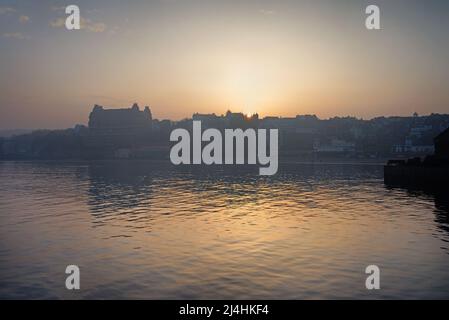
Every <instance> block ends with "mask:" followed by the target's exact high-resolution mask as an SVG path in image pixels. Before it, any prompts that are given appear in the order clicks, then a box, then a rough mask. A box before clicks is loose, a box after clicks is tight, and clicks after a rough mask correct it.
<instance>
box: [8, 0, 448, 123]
mask: <svg viewBox="0 0 449 320" xmlns="http://www.w3.org/2000/svg"><path fill="white" fill-rule="evenodd" d="M374 3H375V4H377V5H379V7H380V9H381V27H382V30H379V31H369V30H367V29H366V28H365V18H366V14H365V13H364V11H365V8H366V6H367V5H368V4H374ZM69 4H77V5H79V7H80V9H81V17H82V18H83V20H84V28H83V29H82V30H79V31H68V30H66V29H65V28H64V27H63V24H62V23H61V21H63V20H61V19H65V17H66V15H65V13H64V10H63V7H64V6H66V5H69ZM0 28H1V34H0V53H1V54H0V71H1V72H0V115H1V116H0V129H12V128H64V127H71V126H73V125H74V124H77V123H84V124H85V123H87V118H88V114H89V112H90V110H91V109H92V106H93V105H94V104H101V105H104V106H106V107H113V108H117V107H127V106H130V105H131V104H132V103H133V102H138V103H139V104H140V105H141V106H142V107H143V106H144V105H149V106H150V107H151V109H152V112H153V116H154V117H156V118H159V119H162V118H170V119H174V120H175V119H181V118H185V117H190V116H191V115H192V113H194V112H202V113H212V112H215V113H217V114H221V113H224V112H226V110H228V109H231V110H233V111H242V112H244V113H252V112H258V113H259V114H260V115H261V116H265V115H281V116H294V115H296V114H316V115H318V116H319V117H321V118H327V117H332V116H346V115H351V116H357V117H363V118H371V117H374V116H379V115H410V114H412V113H413V112H415V111H416V112H418V113H420V114H428V113H432V112H435V113H449V90H448V83H449V64H448V61H449V36H448V34H449V1H443V0H441V1H439V0H438V1H437V0H435V1H406V0H397V1H355V0H354V1H353V0H341V1H335V0H317V1H282V0H281V1H257V0H253V1H230V0H227V1H224V0H222V1H212V0H209V1H190V0H183V1H181V0H179V1H177V0H159V1H118V0H116V1H114V0H112V1H111V0H108V1H69V2H67V3H66V2H65V1H45V0H43V1H31V0H30V1H5V0H0Z"/></svg>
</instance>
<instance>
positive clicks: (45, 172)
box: [0, 162, 449, 299]
mask: <svg viewBox="0 0 449 320" xmlns="http://www.w3.org/2000/svg"><path fill="white" fill-rule="evenodd" d="M257 172H258V171H257V168H255V169H254V170H253V169H241V168H238V169H236V167H233V170H231V169H229V168H228V169H226V168H225V169H223V168H209V169H207V170H205V169H204V168H195V167H188V168H186V167H184V168H174V167H171V166H168V165H165V164H158V163H154V162H90V163H87V162H83V163H78V162H34V163H32V162H29V163H27V162H0V298H68V299H72V298H75V299H76V298H120V299H121V298H162V299H165V298H174V299H182V298H193V299H196V298H211V299H219V298H224V299H227V298H243V299H245V298H274V299H299V298H308V299H314V298H362V299H370V298H449V242H448V241H449V213H448V212H449V205H448V202H449V196H448V195H447V194H445V193H442V192H422V191H410V190H406V189H399V188H387V187H386V186H384V184H383V180H382V166H380V165H361V164H351V165H350V164H344V165H343V164H315V165H313V164H291V165H283V166H281V167H280V169H279V172H278V175H276V176H275V177H260V176H258V175H257ZM70 264H75V265H78V266H79V267H80V269H81V290H79V291H76V292H74V291H68V290H66V289H65V277H66V275H65V273H64V271H65V268H66V266H67V265H70ZM371 264H375V265H378V266H379V267H380V269H381V290H378V291H368V290H366V289H365V278H366V275H365V273H364V271H365V267H366V266H368V265H371Z"/></svg>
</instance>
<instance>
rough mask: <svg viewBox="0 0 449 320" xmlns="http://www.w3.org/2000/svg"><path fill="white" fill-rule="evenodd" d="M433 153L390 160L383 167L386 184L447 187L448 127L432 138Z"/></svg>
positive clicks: (448, 160)
mask: <svg viewBox="0 0 449 320" xmlns="http://www.w3.org/2000/svg"><path fill="white" fill-rule="evenodd" d="M434 144H435V153H434V154H433V155H428V156H426V157H425V158H424V160H421V158H411V159H408V160H390V161H388V163H387V165H386V166H385V167H384V181H385V183H386V184H387V185H397V186H407V187H423V188H435V189H437V188H447V187H449V129H446V130H445V131H443V132H442V133H441V134H439V135H438V136H436V137H435V138H434Z"/></svg>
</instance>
